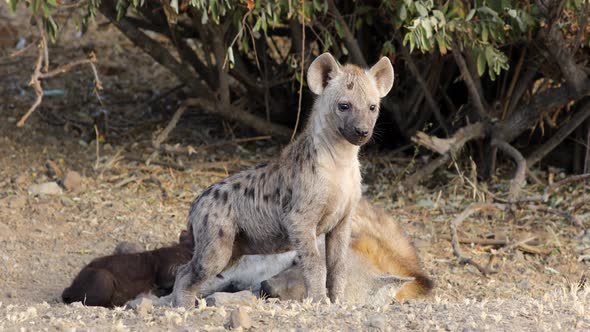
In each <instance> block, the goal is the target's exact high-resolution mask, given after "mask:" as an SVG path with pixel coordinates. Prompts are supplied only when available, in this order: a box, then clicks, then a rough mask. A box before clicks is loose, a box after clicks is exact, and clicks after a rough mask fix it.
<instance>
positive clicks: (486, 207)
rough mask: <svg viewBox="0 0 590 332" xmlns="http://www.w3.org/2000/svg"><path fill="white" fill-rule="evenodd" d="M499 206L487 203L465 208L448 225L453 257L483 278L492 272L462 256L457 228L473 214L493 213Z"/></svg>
mask: <svg viewBox="0 0 590 332" xmlns="http://www.w3.org/2000/svg"><path fill="white" fill-rule="evenodd" d="M499 206H500V205H498V204H487V203H486V204H481V203H478V204H472V205H470V206H469V207H467V208H466V209H465V210H463V212H461V213H460V214H459V215H457V216H456V217H455V219H453V221H451V224H450V228H451V245H452V246H453V255H455V257H457V259H459V263H460V264H469V265H472V266H474V267H475V268H476V269H477V270H478V271H479V272H481V274H482V275H484V276H487V275H489V274H491V273H492V272H493V271H491V270H489V269H488V268H486V267H483V266H481V265H480V264H478V263H477V262H475V261H474V260H473V259H471V258H470V257H467V256H465V255H463V253H462V252H461V248H460V246H459V237H458V236H457V228H459V227H460V226H461V224H462V223H463V221H464V220H465V219H467V218H469V217H470V216H471V215H472V214H474V213H475V212H479V211H495V210H497V209H498V207H499Z"/></svg>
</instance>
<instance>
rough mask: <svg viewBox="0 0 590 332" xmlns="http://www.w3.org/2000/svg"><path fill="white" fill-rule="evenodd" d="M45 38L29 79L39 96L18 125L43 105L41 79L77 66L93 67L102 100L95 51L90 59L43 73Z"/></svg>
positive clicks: (96, 90)
mask: <svg viewBox="0 0 590 332" xmlns="http://www.w3.org/2000/svg"><path fill="white" fill-rule="evenodd" d="M40 33H41V34H44V33H45V31H43V28H41V32H40ZM43 40H44V38H41V41H40V42H39V45H38V46H37V47H38V55H37V62H36V64H35V69H34V70H33V75H32V76H31V80H30V81H29V85H30V86H32V87H33V89H34V90H35V95H36V96H37V97H36V98H35V102H34V103H33V105H31V107H30V108H29V109H28V110H27V112H26V113H25V114H24V115H23V116H22V117H21V118H20V120H19V121H18V123H17V124H16V126H17V127H22V126H24V125H25V122H26V121H27V119H28V118H29V117H30V116H31V115H32V114H33V112H35V110H36V109H37V108H38V107H39V105H41V102H42V101H43V87H42V86H41V80H42V79H47V78H51V77H54V76H57V75H59V74H63V73H65V72H67V71H69V70H71V69H72V68H74V67H76V66H80V65H84V64H89V65H90V66H91V67H92V72H93V74H94V86H95V93H96V95H97V97H98V99H99V100H100V96H99V95H98V91H99V90H102V82H101V81H100V79H99V77H98V72H97V71H96V68H95V67H94V63H95V62H96V55H95V54H94V53H91V54H90V55H89V57H88V59H79V60H75V61H72V62H70V63H67V64H65V65H63V66H60V67H58V68H56V69H54V70H52V71H48V72H46V73H42V72H41V67H42V65H43V60H44V59H45V60H46V59H47V58H46V57H47V50H45V48H46V47H47V46H46V44H45V43H44V42H43Z"/></svg>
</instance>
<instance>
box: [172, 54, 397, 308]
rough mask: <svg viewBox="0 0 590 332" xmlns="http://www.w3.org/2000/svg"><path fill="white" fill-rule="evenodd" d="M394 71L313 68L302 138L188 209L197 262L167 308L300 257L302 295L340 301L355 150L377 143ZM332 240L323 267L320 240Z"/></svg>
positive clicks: (330, 63)
mask: <svg viewBox="0 0 590 332" xmlns="http://www.w3.org/2000/svg"><path fill="white" fill-rule="evenodd" d="M393 79H394V74H393V67H392V65H391V62H390V61H389V59H387V58H382V59H381V60H380V61H379V62H378V63H377V64H375V65H374V66H373V67H372V68H371V69H368V70H365V69H361V68H359V67H356V66H353V65H346V66H340V65H339V64H338V63H336V61H335V60H334V58H333V57H332V56H331V55H330V54H328V53H325V54H322V55H321V56H319V57H318V58H317V59H316V60H315V61H314V62H313V63H312V64H311V66H310V67H309V70H308V73H307V83H308V85H309V87H310V89H311V91H312V92H313V93H315V94H317V95H318V97H317V99H316V100H315V103H314V105H313V110H312V112H311V116H310V119H309V122H308V124H307V126H306V128H305V130H304V131H303V132H302V134H301V135H300V136H299V137H298V138H297V139H296V140H295V141H294V142H293V143H291V144H290V145H289V146H287V147H286V148H285V149H284V150H283V151H282V153H281V155H280V157H279V158H277V159H275V160H273V161H271V162H269V163H266V164H261V165H258V166H256V167H254V168H251V169H248V170H244V171H241V172H239V173H236V174H233V175H231V176H229V177H227V178H226V179H224V180H223V181H220V182H218V183H215V184H213V185H211V186H210V187H209V188H207V190H205V191H204V192H203V193H202V194H201V195H200V196H199V197H197V198H196V199H195V200H194V201H193V203H192V206H191V209H190V212H189V215H188V227H189V229H192V232H193V234H194V240H195V248H194V254H193V258H192V260H191V261H190V262H189V263H188V264H186V265H184V266H183V267H181V268H180V269H179V270H178V273H177V275H176V281H175V284H174V291H173V293H172V294H171V295H170V297H168V298H166V299H164V300H163V302H164V303H168V302H169V301H170V302H171V303H172V304H173V305H175V306H192V305H194V296H195V295H199V296H200V295H201V294H200V293H201V292H200V288H201V287H202V286H203V284H204V282H205V281H206V280H207V279H209V278H211V277H213V276H215V275H217V274H219V273H221V272H222V271H223V270H224V269H226V268H227V267H228V266H229V265H230V264H231V263H232V262H233V261H235V259H237V258H239V257H240V256H242V255H248V254H270V253H277V252H282V251H286V250H291V249H294V250H296V252H297V255H298V257H299V260H300V262H301V266H302V273H303V277H304V282H305V287H306V290H307V292H306V294H307V296H308V297H312V298H314V299H321V298H324V297H325V296H326V286H327V288H328V294H329V296H330V299H332V300H335V299H336V298H338V297H340V296H341V294H342V293H343V290H344V286H345V281H346V263H345V262H346V253H347V251H348V250H347V248H348V245H349V240H350V227H351V220H350V216H351V213H352V212H353V211H354V209H355V206H356V204H357V202H358V201H359V199H360V198H361V174H360V170H359V160H358V152H359V147H360V146H361V145H363V144H365V143H366V142H367V141H368V140H369V139H370V137H371V134H372V132H373V127H374V125H375V121H376V120H377V116H378V114H379V101H380V99H381V98H382V97H384V96H385V95H386V94H387V93H388V92H389V90H390V89H391V87H392V85H393ZM320 234H326V241H325V249H326V259H325V260H323V259H322V256H321V255H320V251H319V249H318V243H317V238H318V235H320Z"/></svg>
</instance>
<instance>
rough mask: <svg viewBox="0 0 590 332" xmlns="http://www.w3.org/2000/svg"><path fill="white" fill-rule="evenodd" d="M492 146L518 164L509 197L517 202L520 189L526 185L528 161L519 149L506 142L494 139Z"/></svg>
mask: <svg viewBox="0 0 590 332" xmlns="http://www.w3.org/2000/svg"><path fill="white" fill-rule="evenodd" d="M492 146H495V147H497V148H498V149H500V150H502V151H503V152H504V153H506V154H507V155H509V156H510V157H512V159H514V161H515V162H516V172H515V174H514V177H513V178H512V180H511V181H510V191H509V196H508V197H509V198H510V200H515V199H517V198H518V194H519V193H520V189H521V188H522V186H523V184H524V180H525V176H526V160H525V159H524V157H523V156H522V154H521V153H520V152H519V151H518V150H517V149H515V148H514V147H513V146H512V145H510V144H508V143H507V142H505V141H502V140H499V139H496V138H494V139H493V140H492Z"/></svg>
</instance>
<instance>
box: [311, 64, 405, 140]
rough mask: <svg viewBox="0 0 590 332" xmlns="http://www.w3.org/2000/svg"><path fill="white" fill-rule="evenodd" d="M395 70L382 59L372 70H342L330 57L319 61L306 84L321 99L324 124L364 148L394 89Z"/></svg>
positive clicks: (312, 66) (312, 68)
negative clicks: (381, 105)
mask: <svg viewBox="0 0 590 332" xmlns="http://www.w3.org/2000/svg"><path fill="white" fill-rule="evenodd" d="M393 79H394V75H393V66H392V65H391V62H390V61H389V59H388V58H385V57H383V58H381V60H379V62H377V63H376V64H375V65H374V66H373V67H371V69H369V70H364V69H361V68H359V67H357V66H354V65H345V66H340V65H339V64H338V63H336V60H334V58H333V57H332V55H330V54H329V53H324V54H322V55H320V56H319V57H317V58H316V59H315V60H314V62H313V63H312V64H311V66H310V67H309V70H308V72H307V83H308V85H309V88H310V89H311V91H312V92H313V93H315V94H317V95H318V100H317V102H318V103H320V107H319V111H321V112H324V114H323V116H322V118H323V119H324V120H325V122H326V123H325V124H326V125H327V126H329V127H331V128H326V129H334V130H337V131H338V132H339V133H340V135H342V136H343V137H344V138H345V139H346V140H347V141H348V142H350V143H351V144H354V145H363V144H365V143H366V142H367V141H368V140H369V139H370V138H371V135H372V134H373V127H374V126H375V122H376V121H377V116H378V115H379V101H380V99H381V98H382V97H384V96H385V95H387V93H388V92H389V90H391V87H392V85H393Z"/></svg>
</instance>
